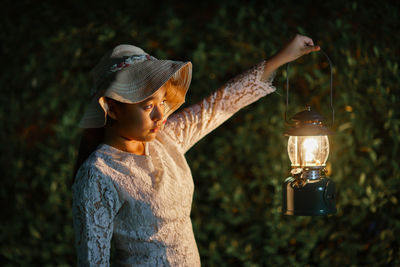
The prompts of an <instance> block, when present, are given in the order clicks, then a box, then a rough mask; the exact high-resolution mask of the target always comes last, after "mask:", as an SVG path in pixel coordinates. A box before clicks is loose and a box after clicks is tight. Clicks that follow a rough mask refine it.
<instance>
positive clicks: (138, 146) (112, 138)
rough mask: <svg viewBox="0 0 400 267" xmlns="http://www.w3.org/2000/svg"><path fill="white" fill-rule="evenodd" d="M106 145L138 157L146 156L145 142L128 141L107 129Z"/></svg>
mask: <svg viewBox="0 0 400 267" xmlns="http://www.w3.org/2000/svg"><path fill="white" fill-rule="evenodd" d="M104 143H105V144H107V145H109V146H112V147H114V148H116V149H119V150H122V151H125V152H129V153H132V154H136V155H145V146H144V142H141V141H136V140H128V139H126V138H124V137H123V136H119V135H118V134H116V133H114V132H113V131H110V129H107V128H106V131H105V135H104Z"/></svg>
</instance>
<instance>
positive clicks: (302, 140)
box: [288, 135, 329, 168]
mask: <svg viewBox="0 0 400 267" xmlns="http://www.w3.org/2000/svg"><path fill="white" fill-rule="evenodd" d="M288 154H289V158H290V161H291V163H292V168H304V167H324V166H325V164H326V161H327V159H328V155H329V139H328V136H327V135H320V136H290V137H289V140H288Z"/></svg>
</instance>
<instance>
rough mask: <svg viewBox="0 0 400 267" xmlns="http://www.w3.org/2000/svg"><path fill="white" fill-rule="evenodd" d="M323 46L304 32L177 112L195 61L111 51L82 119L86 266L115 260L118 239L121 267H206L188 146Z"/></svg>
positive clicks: (79, 196) (79, 179) (128, 49)
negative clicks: (284, 68) (281, 70)
mask: <svg viewBox="0 0 400 267" xmlns="http://www.w3.org/2000/svg"><path fill="white" fill-rule="evenodd" d="M318 50H319V47H318V46H314V44H313V41H312V40H311V39H310V38H308V37H306V36H301V35H296V37H295V38H293V39H292V40H291V41H290V42H289V43H288V44H287V45H286V46H285V47H284V48H283V49H282V50H281V51H280V52H279V53H277V54H276V55H274V56H273V57H271V58H270V59H269V60H266V61H262V62H261V63H259V64H258V65H256V66H255V67H253V68H251V69H250V70H248V71H247V72H245V73H243V74H241V75H239V76H237V77H236V78H234V79H232V80H231V81H229V82H228V83H226V84H225V85H224V86H223V87H222V88H220V89H219V90H217V91H216V92H214V93H213V94H211V95H210V96H209V97H207V98H205V99H204V100H203V101H201V102H200V103H198V104H196V105H193V106H191V107H189V108H186V109H184V110H182V111H180V112H178V113H175V114H173V115H171V114H172V113H173V112H174V111H175V110H176V109H177V108H178V107H179V106H180V105H181V104H182V103H183V102H184V98H185V95H186V92H187V90H188V87H189V84H190V81H191V71H192V65H191V63H190V62H178V61H170V60H157V59H155V58H154V57H151V56H150V55H148V54H146V53H145V52H144V51H143V50H142V49H140V48H138V47H135V46H131V45H120V46H117V47H115V48H114V49H113V50H112V51H111V52H109V53H107V54H106V55H105V56H104V57H103V58H102V59H101V60H100V62H99V64H98V65H97V66H96V67H95V68H94V70H93V77H94V96H93V99H92V102H91V103H89V104H88V107H87V110H86V112H85V114H84V115H83V118H82V120H81V122H80V127H82V128H85V129H86V133H85V135H84V138H83V140H82V145H81V149H80V155H79V157H78V167H79V170H78V171H77V173H76V178H75V182H74V184H73V187H72V191H73V219H74V228H75V232H76V247H77V253H78V265H79V266H108V265H109V262H110V248H111V240H113V246H114V248H115V256H114V257H113V259H114V261H115V262H113V264H115V265H120V266H191V267H192V266H200V257H199V253H198V249H197V246H196V242H195V239H194V235H193V230H192V224H191V220H190V210H191V205H192V195H193V180H192V176H191V173H190V169H189V166H188V164H187V162H186V160H185V156H184V154H185V152H186V151H188V150H189V149H190V148H191V147H192V146H193V145H194V144H195V143H196V142H197V141H199V140H200V139H201V138H203V137H204V136H205V135H206V134H208V133H209V132H211V131H212V130H214V129H215V128H216V127H217V126H219V125H220V124H222V123H223V122H224V121H225V120H227V119H228V118H229V117H230V116H232V115H233V114H234V113H235V112H237V111H238V110H239V109H241V108H242V107H244V106H246V105H249V104H251V103H252V102H254V101H256V100H258V99H259V98H260V97H262V96H265V95H267V94H269V93H271V92H273V91H274V90H275V88H274V87H273V86H272V79H273V73H274V71H275V70H276V69H277V68H278V67H279V66H281V65H283V64H285V63H287V62H290V61H292V60H295V59H297V58H298V57H300V56H302V55H304V54H308V53H310V52H312V51H318ZM170 115H171V116H170ZM97 145H98V146H97ZM95 146H97V147H96V148H95V150H94V151H93V152H92V150H93V149H94V147H95ZM91 152H92V153H91ZM89 154H90V155H89ZM88 155H89V156H88ZM83 161H84V162H83ZM82 162H83V163H82ZM81 163H82V164H81ZM79 165H80V166H79Z"/></svg>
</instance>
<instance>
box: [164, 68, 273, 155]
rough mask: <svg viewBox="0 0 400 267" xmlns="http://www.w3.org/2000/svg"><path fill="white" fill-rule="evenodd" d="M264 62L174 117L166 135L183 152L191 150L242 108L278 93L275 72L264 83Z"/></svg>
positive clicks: (167, 127)
mask: <svg viewBox="0 0 400 267" xmlns="http://www.w3.org/2000/svg"><path fill="white" fill-rule="evenodd" d="M265 63H266V61H262V62H260V63H259V64H257V65H256V66H254V67H253V68H251V69H249V70H248V71H246V72H244V73H243V74H241V75H239V76H237V77H235V78H234V79H232V80H230V81H228V82H227V83H226V84H225V85H224V86H222V87H221V88H220V89H218V90H217V91H215V92H214V93H212V94H211V95H210V96H209V97H207V98H205V99H204V100H203V101H201V102H200V103H198V104H195V105H193V106H191V107H188V108H186V109H184V110H183V111H181V112H178V113H176V114H173V115H172V116H171V117H170V118H169V119H168V121H167V124H166V125H165V128H164V132H165V133H166V134H167V135H169V136H170V137H171V138H172V139H173V140H175V141H176V142H177V144H178V146H179V147H180V148H181V150H182V152H183V153H185V152H186V151H188V150H189V149H190V148H191V147H192V146H193V145H194V144H195V143H196V142H197V141H199V140H200V139H201V138H203V137H204V136H205V135H207V134H208V133H209V132H211V131H212V130H214V129H215V128H216V127H218V126H219V125H221V124H222V123H223V122H224V121H226V120H227V119H228V118H229V117H231V116H232V115H233V114H234V113H235V112H237V111H238V110H239V109H241V108H243V107H245V106H247V105H249V104H251V103H253V102H255V101H256V100H258V99H259V98H261V97H263V96H265V95H267V94H269V93H272V92H274V91H275V90H276V89H275V87H274V86H273V85H272V80H273V77H274V75H275V73H272V74H271V75H270V77H269V78H268V79H267V81H262V80H261V77H262V74H263V72H264V67H265Z"/></svg>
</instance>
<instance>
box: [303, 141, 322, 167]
mask: <svg viewBox="0 0 400 267" xmlns="http://www.w3.org/2000/svg"><path fill="white" fill-rule="evenodd" d="M303 149H304V154H305V155H304V156H305V162H306V163H316V164H319V163H320V161H319V160H316V154H317V152H318V141H317V140H315V138H313V137H308V138H306V139H305V140H304V141H303Z"/></svg>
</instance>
